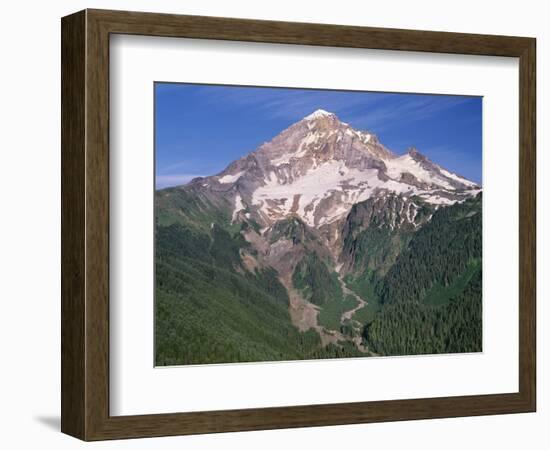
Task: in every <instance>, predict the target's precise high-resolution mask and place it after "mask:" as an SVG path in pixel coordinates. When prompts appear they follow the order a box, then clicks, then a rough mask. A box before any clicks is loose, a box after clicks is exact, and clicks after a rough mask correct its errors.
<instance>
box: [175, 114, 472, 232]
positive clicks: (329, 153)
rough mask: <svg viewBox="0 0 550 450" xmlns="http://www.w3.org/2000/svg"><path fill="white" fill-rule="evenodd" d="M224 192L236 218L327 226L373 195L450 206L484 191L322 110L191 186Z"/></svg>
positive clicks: (412, 151)
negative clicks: (297, 220)
mask: <svg viewBox="0 0 550 450" xmlns="http://www.w3.org/2000/svg"><path fill="white" fill-rule="evenodd" d="M183 189H192V190H194V191H204V193H205V195H207V196H211V195H221V196H223V197H225V198H226V199H227V200H228V201H229V202H231V204H232V205H234V206H233V211H232V218H233V220H239V217H241V216H243V217H241V219H253V220H254V221H255V222H257V223H259V224H260V225H261V226H262V227H264V228H265V227H268V226H271V225H273V224H274V223H275V222H277V221H278V220H281V219H283V218H288V217H290V216H297V217H299V218H300V219H301V220H303V221H304V222H305V223H307V224H308V225H309V226H311V227H314V228H320V227H323V226H325V225H328V224H331V223H333V222H335V221H338V220H342V219H343V218H345V216H346V215H347V214H348V213H349V212H350V210H351V207H352V206H353V205H354V204H356V203H358V202H361V201H364V200H367V199H368V198H370V197H372V196H383V195H387V194H399V195H402V196H404V197H405V198H411V197H412V196H416V197H417V198H419V199H421V200H422V201H424V202H427V203H431V204H434V205H450V204H453V203H455V202H457V201H462V200H464V199H466V198H468V197H470V196H473V195H475V194H476V193H477V192H479V186H477V185H476V184H475V183H473V182H471V181H469V180H467V179H465V178H463V177H460V176H458V175H456V174H454V173H452V172H450V171H448V170H445V169H444V168H442V167H441V166H439V165H438V164H436V163H434V162H432V161H430V160H429V159H428V158H426V157H425V156H424V155H422V154H421V153H420V152H419V151H418V150H416V149H415V148H411V149H410V150H409V151H408V153H407V154H405V155H402V156H398V155H396V154H395V153H393V152H392V151H391V150H389V149H387V148H386V147H385V146H384V145H382V144H381V143H380V141H379V140H378V138H377V136H376V135H375V134H373V133H371V132H368V131H360V130H356V129H354V128H352V127H351V126H350V125H349V124H347V123H345V122H342V121H340V120H339V119H338V117H337V116H336V115H335V114H334V113H331V112H328V111H325V110H322V109H318V110H316V111H314V112H313V113H311V114H310V115H308V116H306V117H305V118H303V119H302V120H300V121H298V122H296V123H295V124H293V125H291V126H290V127H288V128H287V129H286V130H284V131H282V132H281V133H280V134H279V135H277V136H276V137H274V138H273V139H272V140H271V141H270V142H266V143H264V144H262V145H261V146H260V147H259V148H258V149H257V150H256V151H254V152H251V153H249V154H248V155H246V156H244V157H242V158H240V159H239V160H237V161H234V162H233V163H231V164H230V165H229V166H228V167H227V168H226V169H225V170H224V171H222V172H221V173H219V174H218V175H215V176H210V177H206V178H200V179H196V180H194V181H193V182H192V183H191V184H190V185H189V187H188V188H186V187H184V188H183Z"/></svg>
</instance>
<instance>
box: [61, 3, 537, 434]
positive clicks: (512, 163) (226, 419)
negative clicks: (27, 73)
mask: <svg viewBox="0 0 550 450" xmlns="http://www.w3.org/2000/svg"><path fill="white" fill-rule="evenodd" d="M535 42H536V41H535V39H533V38H526V37H507V36H489V35H470V34H458V33H444V32H436V31H417V30H414V31H413V30H397V29H380V28H365V27H349V26H338V25H320V24H305V23H287V22H270V21H254V20H241V19H228V18H215V17H199V16H178V15H168V14H153V13H134V12H122V11H104V10H85V11H81V12H78V13H75V14H73V15H70V16H67V17H64V18H63V19H62V431H63V432H65V433H67V434H70V435H73V436H76V437H78V438H81V439H83V440H101V439H118V438H132V437H150V436H151V437H152V436H167V435H183V434H196V433H213V432H224V431H244V430H259V429H274V428H290V427H307V426H321V425H336V424H350V423H368V422H380V421H397V420H411V419H426V418H441V417H458V416H473V415H486V414H504V413H519V412H532V411H535V408H536V390H535V388H536V338H535V337H536V333H535V322H536V320H535V319H536V316H535V300H536V295H535V279H536V267H535V243H536V234H535V231H536V229H535V217H536V209H535V198H536V189H535V187H536V182H535V172H536V161H535V147H536V139H535V138H536V128H535V98H536V95H535Z"/></svg>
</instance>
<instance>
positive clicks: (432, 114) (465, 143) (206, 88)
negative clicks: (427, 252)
mask: <svg viewBox="0 0 550 450" xmlns="http://www.w3.org/2000/svg"><path fill="white" fill-rule="evenodd" d="M316 109H324V110H327V111H330V112H333V113H335V114H336V115H337V116H338V117H339V118H340V120H342V121H344V122H347V123H349V124H350V125H351V126H352V127H354V128H356V129H359V130H368V131H370V132H373V133H375V134H376V135H378V138H379V139H380V141H381V142H382V143H383V144H384V145H385V146H386V147H388V148H389V149H391V150H392V151H394V152H395V153H397V154H402V153H405V152H406V151H407V149H408V148H409V147H411V146H414V147H416V148H417V149H418V150H419V151H420V152H421V153H423V154H425V155H426V156H427V157H428V158H430V159H431V160H432V161H435V162H437V163H438V164H440V165H442V166H443V167H445V168H446V169H449V170H451V171H453V172H456V173H458V174H459V175H462V176H465V177H466V178H468V179H470V180H472V181H475V182H477V183H481V165H482V164H481V160H482V157H481V151H482V149H481V147H482V139H481V133H482V119H481V117H482V98H481V97H467V96H450V95H422V94H395V93H380V92H350V91H333V90H310V89H281V88H262V87H242V86H241V87H237V86H213V85H197V84H181V83H156V84H155V140H156V142H155V149H156V187H157V189H160V188H164V187H167V186H174V185H180V184H185V183H186V182H188V181H189V180H191V179H192V178H194V177H197V176H206V175H214V174H216V173H218V172H220V171H222V170H223V169H224V168H225V167H226V166H227V165H228V164H229V163H230V162H231V161H234V160H235V159H238V158H239V157H241V156H243V155H245V154H247V153H249V152H251V151H253V150H255V149H256V148H257V147H258V146H259V145H261V144H262V143H263V142H266V141H269V140H271V139H272V138H273V137H274V136H276V135H277V134H279V133H280V132H281V131H282V130H284V129H285V128H287V127H288V126H290V125H291V124H293V123H294V122H297V121H298V120H300V119H302V118H303V117H305V116H307V115H308V114H310V113H311V112H313V111H314V110H316Z"/></svg>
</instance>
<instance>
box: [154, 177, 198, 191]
mask: <svg viewBox="0 0 550 450" xmlns="http://www.w3.org/2000/svg"><path fill="white" fill-rule="evenodd" d="M202 176H204V175H197V174H188V173H180V174H172V175H157V177H156V179H155V185H156V188H157V189H163V188H166V187H171V186H181V185H184V184H187V183H189V182H190V181H191V180H192V179H193V178H197V177H202Z"/></svg>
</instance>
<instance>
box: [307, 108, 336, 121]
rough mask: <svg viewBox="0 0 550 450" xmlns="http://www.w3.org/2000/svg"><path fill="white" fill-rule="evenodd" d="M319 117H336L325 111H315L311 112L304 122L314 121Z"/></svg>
mask: <svg viewBox="0 0 550 450" xmlns="http://www.w3.org/2000/svg"><path fill="white" fill-rule="evenodd" d="M321 117H336V114H334V113H331V112H328V111H325V110H324V109H317V110H316V111H313V112H312V113H311V114H310V115H308V116H306V117H304V120H315V119H319V118H321Z"/></svg>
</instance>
